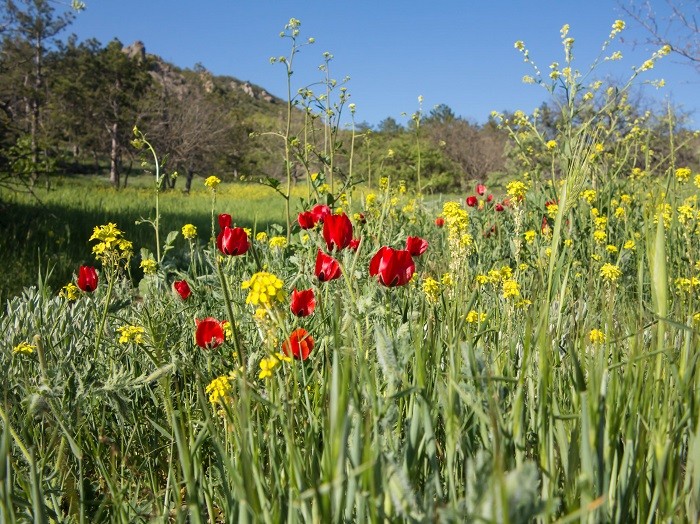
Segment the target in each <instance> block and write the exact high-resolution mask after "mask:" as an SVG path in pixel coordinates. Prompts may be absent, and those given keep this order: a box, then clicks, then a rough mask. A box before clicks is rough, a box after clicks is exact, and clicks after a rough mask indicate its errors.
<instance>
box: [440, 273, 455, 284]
mask: <svg viewBox="0 0 700 524" xmlns="http://www.w3.org/2000/svg"><path fill="white" fill-rule="evenodd" d="M440 282H442V285H443V286H448V287H449V286H451V285H452V284H453V283H454V281H453V280H452V275H450V274H449V273H443V275H442V278H441V279H440Z"/></svg>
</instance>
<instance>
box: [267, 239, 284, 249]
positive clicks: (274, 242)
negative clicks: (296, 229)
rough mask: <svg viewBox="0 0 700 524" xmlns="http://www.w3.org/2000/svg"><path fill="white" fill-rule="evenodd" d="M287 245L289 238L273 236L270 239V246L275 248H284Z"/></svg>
mask: <svg viewBox="0 0 700 524" xmlns="http://www.w3.org/2000/svg"><path fill="white" fill-rule="evenodd" d="M286 245H287V239H286V238H285V237H272V238H271V239H270V247H271V248H275V249H284V247H285V246H286Z"/></svg>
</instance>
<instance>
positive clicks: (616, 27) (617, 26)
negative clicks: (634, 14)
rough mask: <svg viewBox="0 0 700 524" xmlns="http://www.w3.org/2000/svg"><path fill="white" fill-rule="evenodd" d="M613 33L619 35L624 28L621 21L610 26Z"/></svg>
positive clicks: (616, 21)
mask: <svg viewBox="0 0 700 524" xmlns="http://www.w3.org/2000/svg"><path fill="white" fill-rule="evenodd" d="M612 28H613V31H615V32H616V33H619V32H620V31H622V30H623V29H624V28H625V22H624V21H623V20H615V23H614V24H613V25H612Z"/></svg>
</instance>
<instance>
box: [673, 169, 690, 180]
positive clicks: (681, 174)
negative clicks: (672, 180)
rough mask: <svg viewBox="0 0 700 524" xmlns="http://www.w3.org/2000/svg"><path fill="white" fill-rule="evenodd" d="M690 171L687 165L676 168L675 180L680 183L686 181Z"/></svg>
mask: <svg viewBox="0 0 700 524" xmlns="http://www.w3.org/2000/svg"><path fill="white" fill-rule="evenodd" d="M691 173H692V171H691V170H690V168H689V167H679V168H678V169H676V173H675V175H676V180H678V181H679V182H681V183H684V182H687V181H688V179H689V178H690V175H691Z"/></svg>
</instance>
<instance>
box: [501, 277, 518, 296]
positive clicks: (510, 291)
mask: <svg viewBox="0 0 700 524" xmlns="http://www.w3.org/2000/svg"><path fill="white" fill-rule="evenodd" d="M519 296H520V284H518V282H517V281H515V280H512V279H510V280H504V281H503V298H514V297H519Z"/></svg>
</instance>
